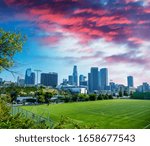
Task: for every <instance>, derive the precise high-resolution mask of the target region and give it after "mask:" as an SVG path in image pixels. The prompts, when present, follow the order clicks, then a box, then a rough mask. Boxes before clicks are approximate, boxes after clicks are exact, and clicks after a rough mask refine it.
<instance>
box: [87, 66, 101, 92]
mask: <svg viewBox="0 0 150 146" xmlns="http://www.w3.org/2000/svg"><path fill="white" fill-rule="evenodd" d="M88 89H89V92H95V91H98V90H99V73H98V67H92V68H91V72H90V73H89V74H88Z"/></svg>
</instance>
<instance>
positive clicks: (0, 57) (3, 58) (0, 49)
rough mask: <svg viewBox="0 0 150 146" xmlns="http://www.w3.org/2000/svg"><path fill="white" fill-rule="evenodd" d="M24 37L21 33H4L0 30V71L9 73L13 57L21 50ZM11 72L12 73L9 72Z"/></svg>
mask: <svg viewBox="0 0 150 146" xmlns="http://www.w3.org/2000/svg"><path fill="white" fill-rule="evenodd" d="M25 41H26V37H25V36H22V35H21V33H11V32H5V31H4V30H3V29H0V71H2V70H3V69H5V70H7V71H10V70H9V68H10V67H12V66H13V65H14V55H15V54H16V53H17V52H20V51H21V50H22V47H23V45H24V43H25ZM11 72H12V71H11Z"/></svg>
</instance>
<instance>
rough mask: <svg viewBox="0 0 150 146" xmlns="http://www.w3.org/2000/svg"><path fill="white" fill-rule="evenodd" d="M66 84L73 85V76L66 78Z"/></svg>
mask: <svg viewBox="0 0 150 146" xmlns="http://www.w3.org/2000/svg"><path fill="white" fill-rule="evenodd" d="M68 84H69V85H73V76H72V75H69V76H68Z"/></svg>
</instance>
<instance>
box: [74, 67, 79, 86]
mask: <svg viewBox="0 0 150 146" xmlns="http://www.w3.org/2000/svg"><path fill="white" fill-rule="evenodd" d="M73 84H74V85H76V86H78V71H77V66H76V65H74V67H73Z"/></svg>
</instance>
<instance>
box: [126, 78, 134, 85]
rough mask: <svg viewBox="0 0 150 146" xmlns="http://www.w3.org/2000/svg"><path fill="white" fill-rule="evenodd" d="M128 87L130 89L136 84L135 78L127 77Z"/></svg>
mask: <svg viewBox="0 0 150 146" xmlns="http://www.w3.org/2000/svg"><path fill="white" fill-rule="evenodd" d="M127 85H128V87H133V86H134V84H133V76H128V77H127Z"/></svg>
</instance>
